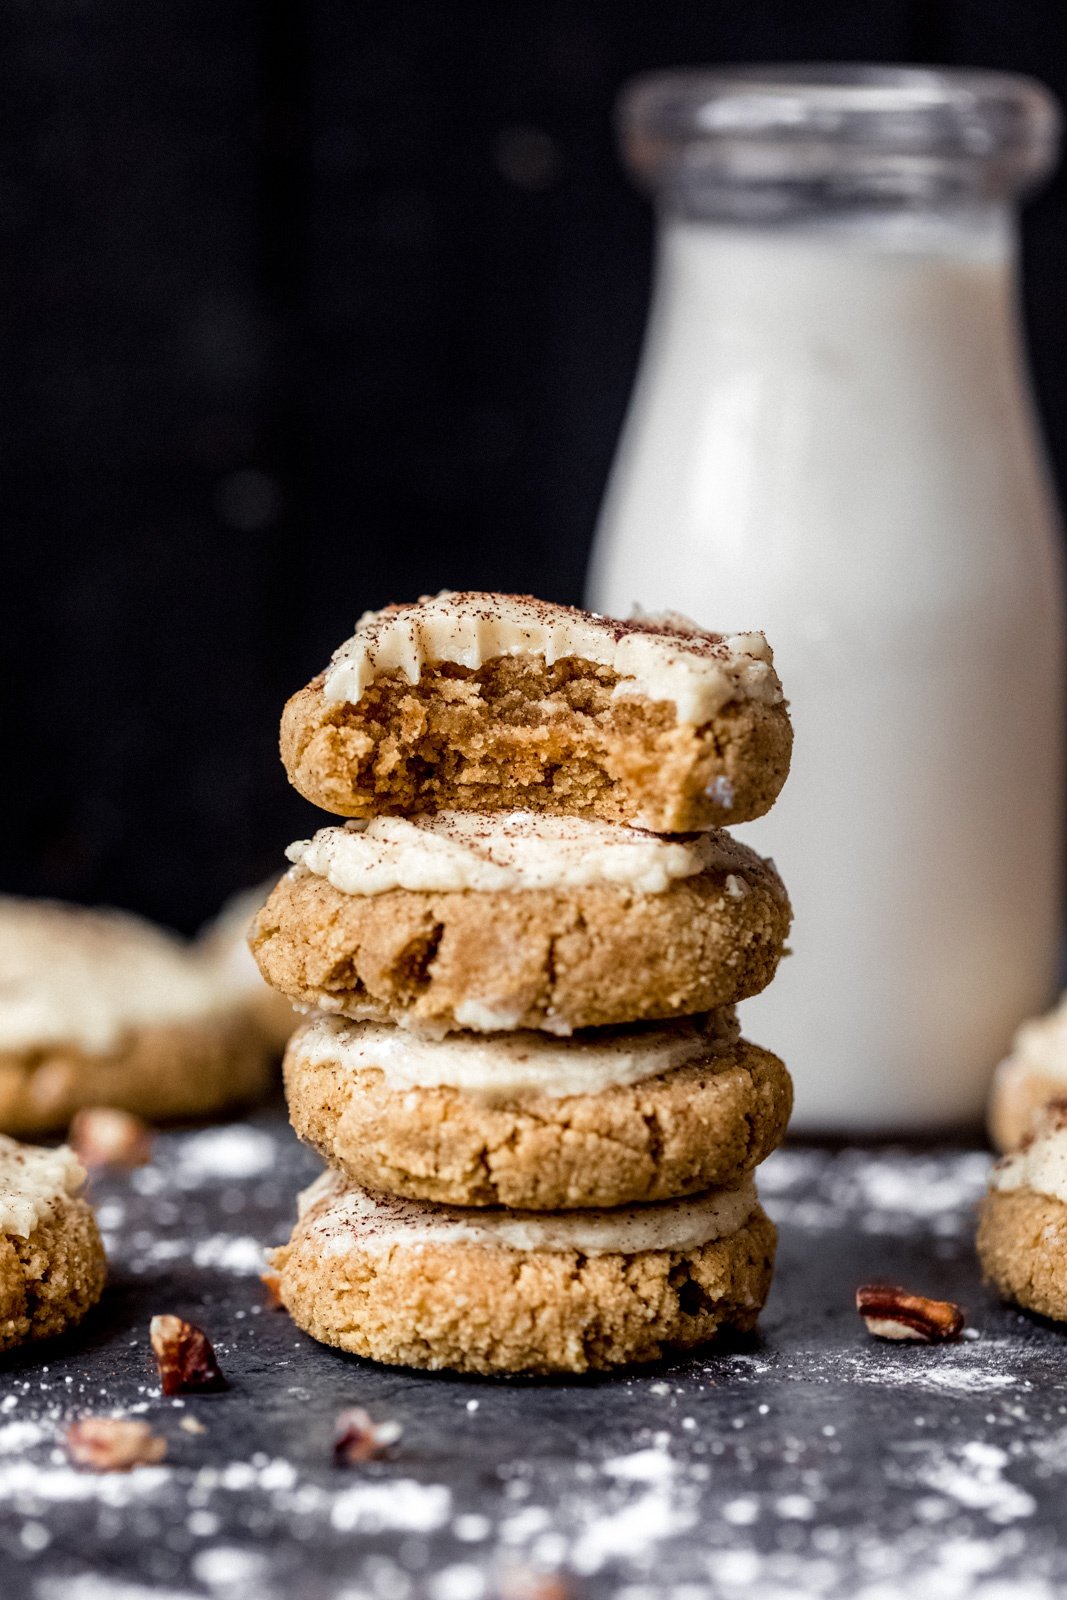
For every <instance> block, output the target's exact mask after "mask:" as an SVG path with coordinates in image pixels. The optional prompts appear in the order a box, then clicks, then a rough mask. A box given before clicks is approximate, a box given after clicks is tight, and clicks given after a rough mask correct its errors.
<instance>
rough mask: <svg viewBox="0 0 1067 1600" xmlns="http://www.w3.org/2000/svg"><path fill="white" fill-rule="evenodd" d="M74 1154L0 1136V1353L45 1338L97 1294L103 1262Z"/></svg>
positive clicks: (82, 1175)
mask: <svg viewBox="0 0 1067 1600" xmlns="http://www.w3.org/2000/svg"><path fill="white" fill-rule="evenodd" d="M84 1182H85V1169H84V1167H83V1166H82V1165H81V1163H80V1162H79V1161H78V1160H77V1158H76V1157H75V1155H74V1153H73V1151H71V1150H68V1149H67V1148H66V1146H64V1147H63V1148H62V1149H60V1150H42V1149H40V1148H36V1147H34V1146H32V1145H25V1144H18V1143H16V1141H15V1140H14V1139H9V1138H7V1137H6V1136H5V1135H4V1134H0V1350H10V1349H11V1348H12V1347H13V1346H14V1345H19V1344H25V1343H28V1342H29V1341H30V1340H32V1339H49V1338H52V1337H53V1336H54V1335H55V1334H59V1333H63V1332H64V1331H65V1330H66V1329H67V1328H70V1327H73V1326H74V1324H75V1323H76V1322H80V1321H81V1319H82V1317H83V1316H84V1315H85V1313H86V1312H87V1311H88V1310H89V1307H90V1306H92V1305H95V1304H96V1302H97V1300H99V1298H100V1294H101V1291H102V1290H103V1287H104V1279H105V1278H106V1277H107V1261H106V1260H105V1257H104V1247H103V1245H102V1244H101V1242H100V1234H99V1233H98V1231H97V1227H96V1219H95V1217H94V1216H93V1213H92V1211H91V1210H90V1208H89V1205H88V1202H87V1201H85V1200H83V1199H82V1198H81V1194H80V1191H81V1187H82V1185H83V1184H84Z"/></svg>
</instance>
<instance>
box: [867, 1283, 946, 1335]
mask: <svg viewBox="0 0 1067 1600" xmlns="http://www.w3.org/2000/svg"><path fill="white" fill-rule="evenodd" d="M856 1310H857V1311H858V1312H859V1314H860V1316H861V1317H862V1318H863V1320H864V1322H865V1323H866V1324H867V1331H868V1333H871V1334H873V1335H874V1337H875V1338H876V1339H892V1340H896V1341H898V1342H901V1341H904V1340H910V1341H912V1342H913V1343H916V1344H941V1343H944V1342H945V1341H946V1340H948V1339H958V1338H959V1336H960V1334H961V1333H962V1332H963V1312H962V1311H961V1310H960V1308H959V1306H957V1305H954V1304H953V1302H952V1301H951V1300H928V1299H927V1298H926V1296H925V1295H921V1294H909V1293H908V1291H907V1290H906V1289H901V1288H899V1287H897V1286H895V1285H893V1284H882V1283H866V1284H863V1285H861V1287H860V1288H858V1289H857V1290H856Z"/></svg>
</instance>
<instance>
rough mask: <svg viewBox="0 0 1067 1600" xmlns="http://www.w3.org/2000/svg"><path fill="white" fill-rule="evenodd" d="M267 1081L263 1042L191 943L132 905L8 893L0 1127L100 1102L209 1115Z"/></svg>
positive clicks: (1, 906) (38, 1122)
mask: <svg viewBox="0 0 1067 1600" xmlns="http://www.w3.org/2000/svg"><path fill="white" fill-rule="evenodd" d="M269 1081H270V1063H269V1052H268V1051H267V1050H266V1048H265V1046H264V1043H263V1040H262V1038H261V1037H260V1035H259V1034H258V1033H257V1032H255V1031H254V1030H253V1029H251V1028H249V1026H248V1022H247V1019H246V1017H245V1016H244V1014H243V1012H241V1011H240V1010H239V1009H237V1008H235V1007H234V1005H233V1002H232V998H231V996H230V994H229V992H228V990H227V988H226V986H225V985H222V984H220V983H219V981H218V978H217V976H216V974H215V973H214V972H213V971H212V970H211V968H210V967H209V966H208V965H207V964H206V963H204V962H203V961H201V960H199V959H198V958H197V957H196V956H195V955H194V954H192V953H191V952H190V950H189V948H188V946H186V945H184V944H183V943H182V942H181V940H179V939H177V938H174V937H173V936H171V935H169V934H166V933H164V932H163V931H162V930H161V929H158V928H154V927H152V926H151V924H149V923H147V922H143V921H141V920H140V918H138V917H132V916H128V915H126V914H125V913H123V912H118V911H100V910H93V911H89V910H83V909H82V908H80V907H76V906H64V905H57V904H54V903H52V902H49V901H32V900H4V899H0V1128H2V1129H5V1130H6V1131H7V1132H9V1133H18V1134H24V1133H43V1132H47V1131H49V1130H51V1129H54V1128H62V1127H65V1126H66V1124H67V1123H68V1122H69V1121H70V1119H71V1117H72V1116H73V1115H74V1113H75V1112H76V1111H77V1110H79V1109H80V1108H81V1107H82V1106H94V1105H108V1106H116V1107H119V1108H121V1109H122V1110H125V1111H132V1112H135V1113H136V1114H137V1115H138V1116H142V1117H146V1118H148V1119H149V1120H150V1121H155V1120H158V1119H161V1118H166V1117H185V1116H190V1117H193V1116H201V1115H204V1114H206V1113H208V1112H212V1111H217V1110H219V1109H221V1108H222V1107H223V1106H228V1105H231V1104H233V1103H235V1102H239V1101H244V1100H249V1099H253V1098H255V1097H256V1096H258V1095H259V1094H261V1093H262V1092H263V1091H264V1089H265V1088H266V1087H267V1085H268V1083H269Z"/></svg>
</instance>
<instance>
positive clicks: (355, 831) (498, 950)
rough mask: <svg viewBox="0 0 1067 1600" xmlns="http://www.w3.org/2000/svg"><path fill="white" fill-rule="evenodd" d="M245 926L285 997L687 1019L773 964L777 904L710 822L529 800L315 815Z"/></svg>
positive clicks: (505, 1025) (453, 1017)
mask: <svg viewBox="0 0 1067 1600" xmlns="http://www.w3.org/2000/svg"><path fill="white" fill-rule="evenodd" d="M288 855H289V858H290V860H291V861H292V862H293V863H294V866H293V869H292V871H290V872H289V873H288V874H287V875H286V877H284V878H283V879H282V880H281V882H280V883H279V884H278V886H277V888H276V889H275V890H274V893H273V894H272V895H271V896H270V899H269V900H268V901H267V903H266V905H265V906H264V908H263V910H262V911H261V912H260V914H259V916H258V917H257V918H256V921H255V922H254V924H253V927H252V932H251V943H252V949H253V952H254V954H255V956H256V960H257V961H258V962H259V966H260V970H261V971H262V973H263V976H264V977H265V978H266V979H267V981H268V983H270V984H273V986H274V987H275V988H276V989H279V990H280V991H281V992H282V993H283V994H287V995H288V996H289V997H290V999H292V1000H294V1001H296V1002H297V1003H298V1004H299V1005H302V1006H306V1007H319V1008H320V1009H322V1010H325V1011H334V1012H339V1013H341V1014H342V1015H344V1016H348V1017H352V1018H354V1019H356V1020H369V1021H394V1022H398V1023H401V1024H403V1025H410V1026H414V1027H418V1028H422V1029H424V1030H436V1031H438V1032H440V1031H443V1030H447V1029H455V1028H469V1029H474V1030H477V1031H480V1032H493V1031H498V1030H503V1029H510V1028H539V1029H547V1030H548V1031H550V1032H553V1033H561V1034H566V1033H569V1032H571V1031H572V1030H573V1029H574V1028H588V1027H598V1026H602V1025H608V1024H615V1023H622V1022H635V1021H642V1020H644V1019H646V1018H659V1017H671V1016H688V1015H692V1014H694V1013H696V1012H703V1011H711V1010H715V1009H716V1008H718V1007H721V1006H728V1005H733V1004H734V1002H735V1001H737V1000H741V999H744V998H745V997H746V996H748V995H752V994H756V993H758V991H759V990H760V989H762V988H763V987H764V986H765V985H766V984H768V983H769V982H770V980H771V978H772V977H773V976H774V971H775V968H776V966H777V964H778V960H779V957H780V956H781V954H782V948H783V944H784V941H785V938H786V935H787V933H788V931H789V921H790V907H789V901H788V898H787V896H786V893H785V890H784V888H783V887H782V883H781V880H780V879H779V877H778V875H777V873H776V872H775V870H774V868H773V866H772V865H771V864H770V863H769V862H767V861H764V860H762V859H761V857H759V856H757V855H756V854H755V852H754V851H752V850H749V849H748V848H747V847H746V846H744V845H741V844H738V843H737V842H736V841H735V840H733V839H731V838H730V837H729V836H728V835H727V834H724V833H716V832H712V833H707V834H698V835H695V836H692V837H688V838H681V839H678V838H675V839H664V838H660V837H659V836H657V835H654V834H648V833H644V832H642V831H641V830H639V829H634V828H626V827H622V826H620V825H618V824H612V823H605V822H598V821H596V820H594V819H591V818H583V817H545V816H541V815H538V814H537V813H533V812H519V813H512V814H497V815H495V816H476V815H471V814H464V813H461V812H444V813H442V814H440V815H439V816H436V817H421V818H401V817H381V818H376V819H375V820H374V821H372V822H370V823H369V824H368V823H358V822H357V823H350V824H349V825H348V826H347V827H338V828H324V829H322V830H321V831H320V832H319V833H317V834H316V835H315V837H314V838H313V839H310V840H302V841H301V842H299V843H298V844H295V845H293V846H291V848H290V849H289V851H288Z"/></svg>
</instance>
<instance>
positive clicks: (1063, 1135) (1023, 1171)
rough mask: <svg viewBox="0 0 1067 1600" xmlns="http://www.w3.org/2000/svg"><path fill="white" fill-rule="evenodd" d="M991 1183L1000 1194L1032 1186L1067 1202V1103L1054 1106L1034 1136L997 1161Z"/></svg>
mask: <svg viewBox="0 0 1067 1600" xmlns="http://www.w3.org/2000/svg"><path fill="white" fill-rule="evenodd" d="M989 1183H990V1187H991V1188H992V1189H994V1190H996V1191H997V1192H999V1193H1001V1194H1010V1193H1012V1192H1014V1191H1015V1190H1017V1189H1032V1190H1033V1192H1034V1193H1035V1194H1043V1195H1046V1196H1047V1197H1048V1198H1049V1199H1050V1200H1062V1201H1063V1202H1064V1204H1065V1205H1067V1105H1064V1104H1062V1103H1057V1104H1056V1105H1054V1106H1052V1107H1051V1108H1050V1109H1049V1111H1047V1112H1046V1113H1045V1118H1044V1121H1043V1122H1041V1123H1040V1124H1039V1125H1038V1128H1037V1131H1036V1132H1035V1133H1034V1135H1033V1136H1032V1138H1030V1139H1029V1140H1027V1142H1026V1143H1025V1144H1024V1145H1023V1146H1022V1147H1021V1149H1019V1150H1016V1151H1014V1152H1013V1154H1011V1155H1010V1156H1004V1157H1003V1159H1002V1160H1000V1161H998V1162H997V1164H996V1166H995V1167H994V1168H993V1171H992V1173H991V1174H990V1179H989Z"/></svg>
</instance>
